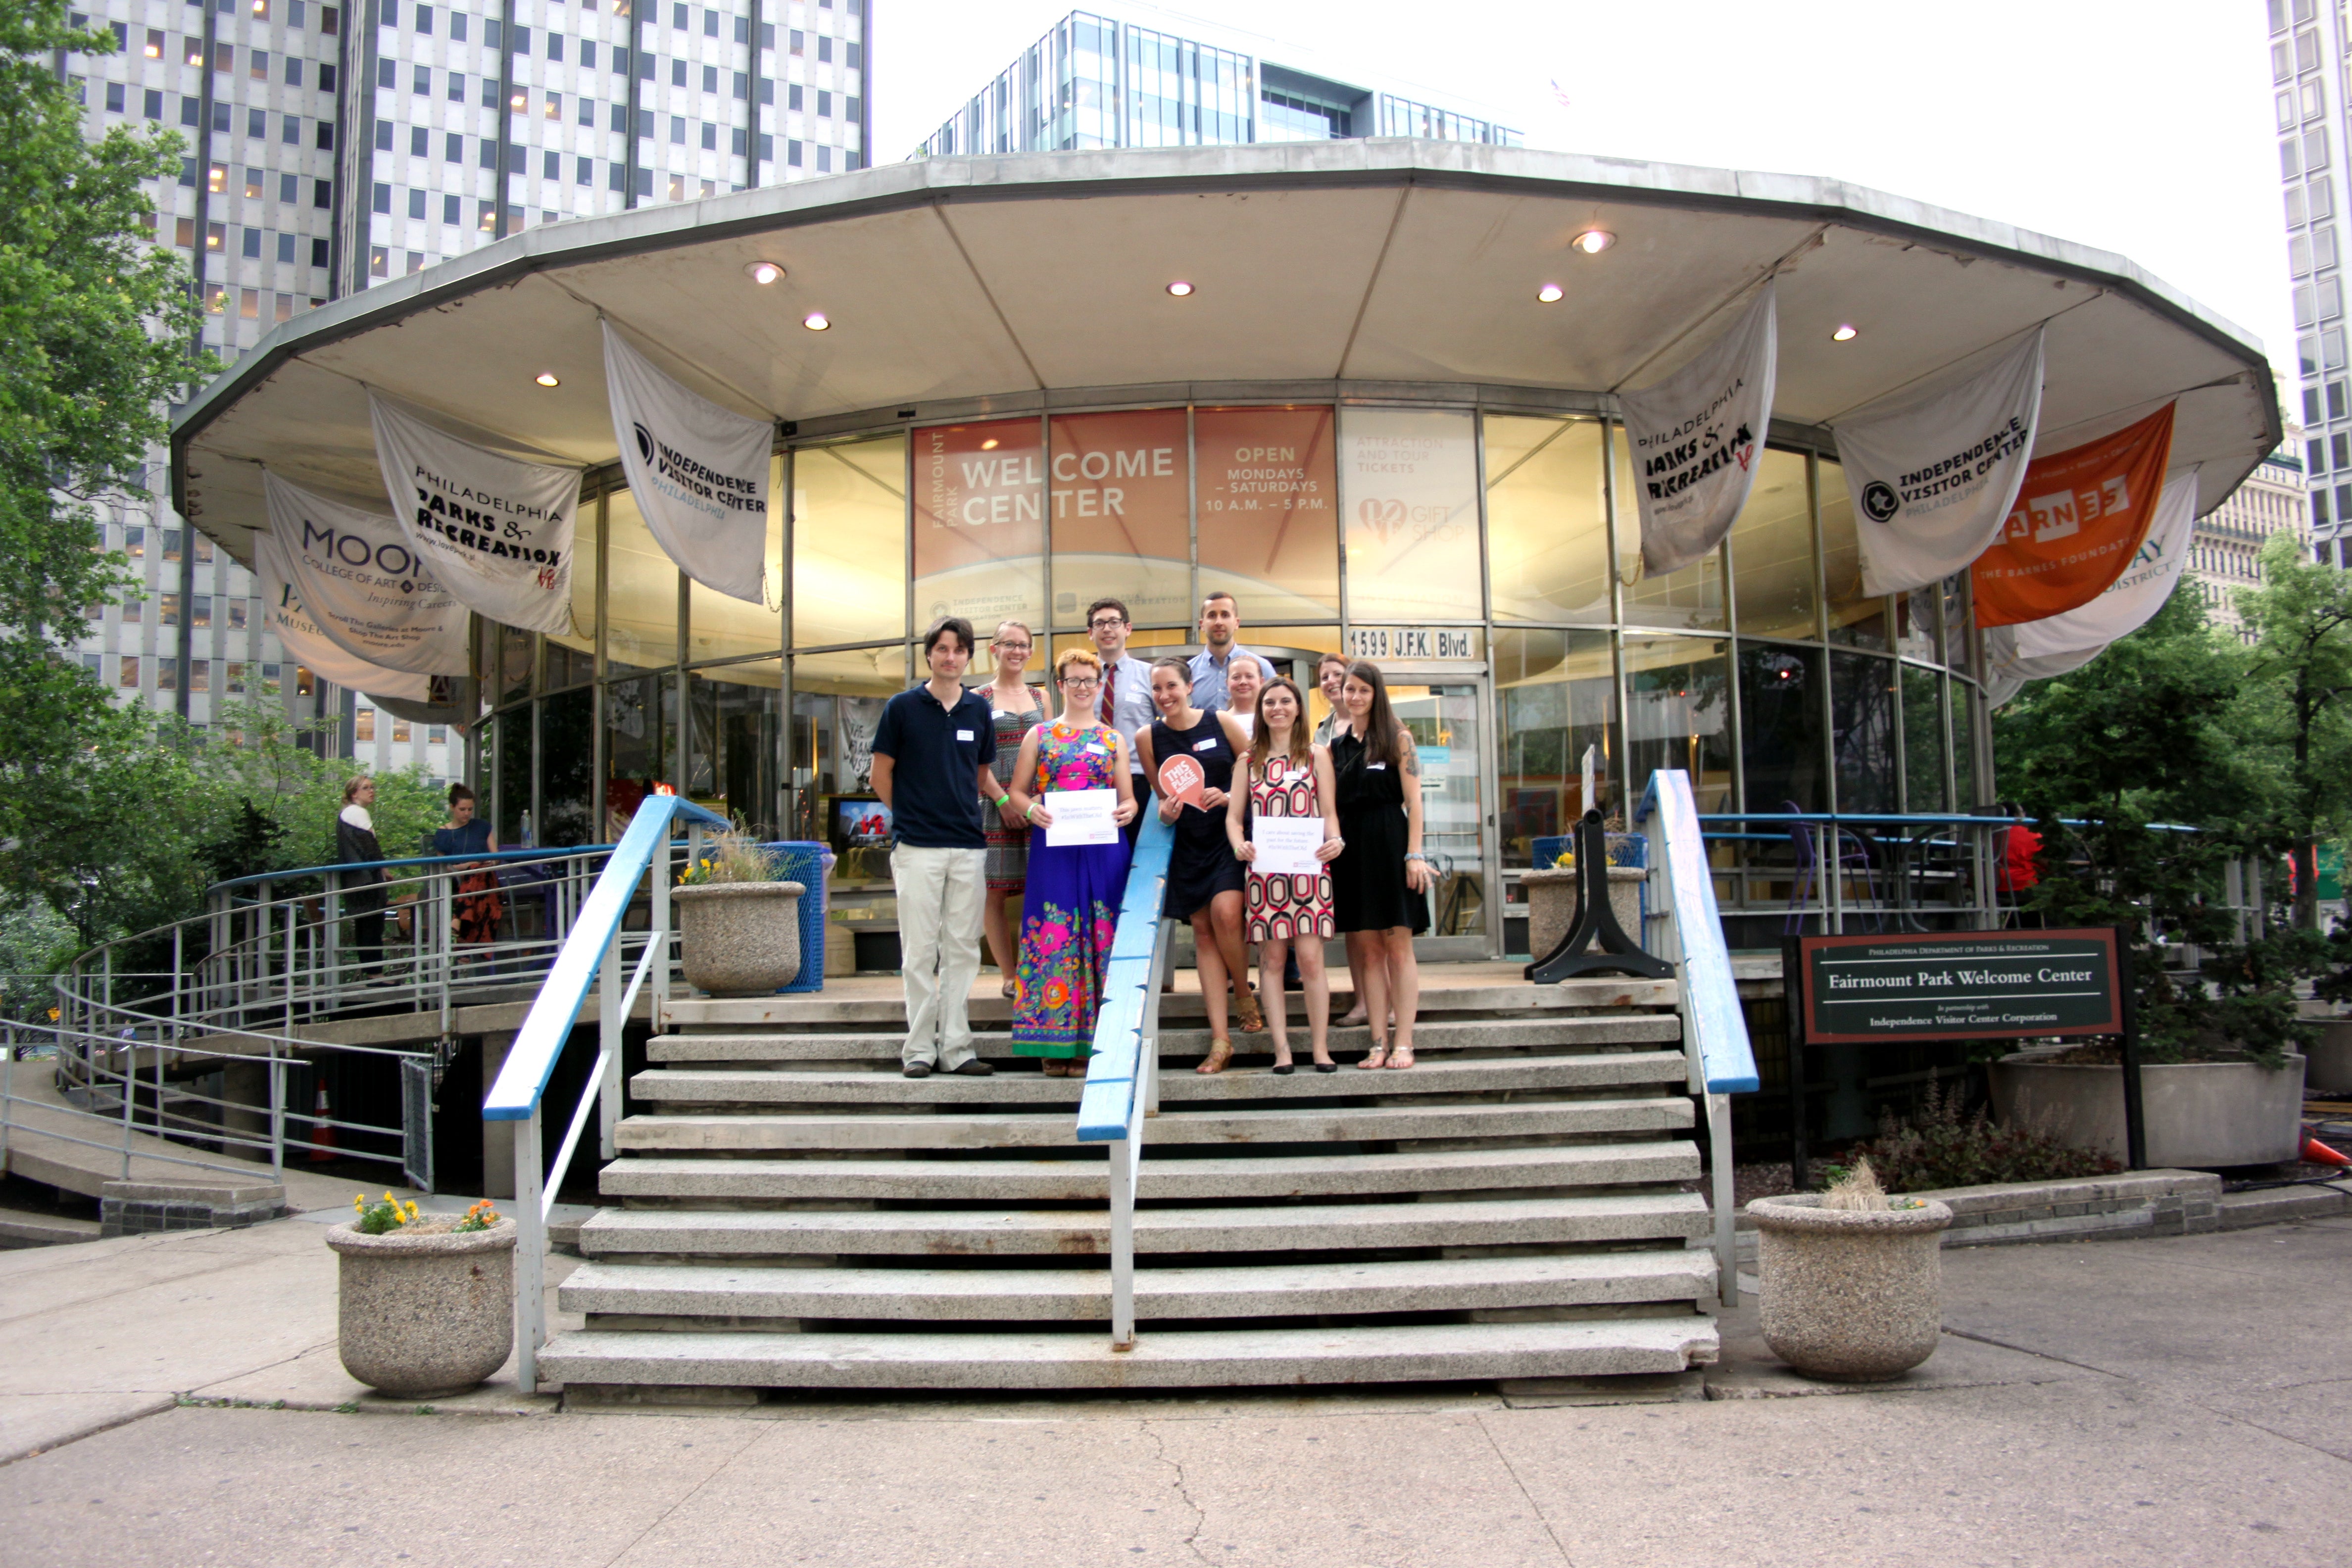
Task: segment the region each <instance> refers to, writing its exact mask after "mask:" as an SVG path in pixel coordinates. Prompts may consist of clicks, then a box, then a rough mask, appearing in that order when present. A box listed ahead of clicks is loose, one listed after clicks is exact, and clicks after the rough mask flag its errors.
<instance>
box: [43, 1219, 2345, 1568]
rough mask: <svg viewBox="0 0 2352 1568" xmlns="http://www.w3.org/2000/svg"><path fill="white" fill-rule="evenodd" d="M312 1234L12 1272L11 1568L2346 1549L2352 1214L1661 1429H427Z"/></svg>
mask: <svg viewBox="0 0 2352 1568" xmlns="http://www.w3.org/2000/svg"><path fill="white" fill-rule="evenodd" d="M555 1261H557V1262H559V1263H563V1262H568V1260H563V1259H558V1260H555ZM1944 1267H1945V1281H1946V1321H1947V1326H1948V1331H1947V1334H1946V1336H1945V1339H1944V1342H1943V1344H1942V1345H1941V1347H1940V1348H1939V1349H1938V1350H1937V1354H1936V1356H1935V1358H1934V1359H1933V1360H1932V1361H1930V1362H1929V1363H1927V1367H1925V1368H1923V1369H1922V1371H1921V1373H1918V1374H1915V1377H1914V1379H1913V1380H1912V1381H1911V1382H1910V1383H1908V1384H1906V1385H1903V1386H1900V1387H1895V1388H1882V1389H1876V1390H1855V1389H1847V1388H1839V1387H1834V1386H1831V1385H1822V1384H1807V1383H1804V1382H1802V1381H1801V1380H1800V1379H1797V1378H1795V1377H1794V1376H1792V1375H1790V1374H1789V1373H1787V1372H1785V1371H1784V1370H1781V1369H1780V1368H1779V1367H1778V1366H1777V1364H1776V1363H1772V1362H1771V1360H1770V1358H1769V1352H1765V1351H1764V1349H1763V1348H1762V1345H1761V1343H1760V1342H1759V1340H1758V1339H1757V1337H1756V1333H1755V1328H1754V1314H1753V1310H1752V1308H1751V1309H1748V1310H1742V1311H1740V1312H1737V1313H1733V1314H1730V1315H1729V1316H1728V1317H1727V1321H1726V1323H1725V1325H1724V1326H1725V1360H1724V1362H1723V1363H1722V1364H1721V1365H1719V1366H1718V1367H1716V1368H1714V1369H1712V1370H1710V1371H1709V1372H1708V1373H1706V1375H1705V1376H1704V1377H1703V1378H1702V1377H1699V1376H1696V1375H1694V1376H1687V1377H1685V1378H1681V1379H1660V1380H1654V1381H1653V1382H1652V1383H1650V1384H1646V1385H1643V1386H1642V1387H1640V1388H1637V1389H1636V1390H1635V1391H1634V1393H1635V1396H1636V1397H1638V1398H1641V1399H1643V1400H1647V1401H1652V1402H1650V1403H1634V1404H1621V1403H1593V1402H1592V1396H1591V1395H1590V1394H1583V1393H1580V1392H1578V1391H1576V1390H1573V1389H1559V1388H1550V1389H1543V1388H1532V1387H1529V1388H1518V1389H1509V1388H1507V1389H1504V1390H1499V1391H1498V1390H1496V1389H1493V1388H1451V1389H1437V1390H1403V1391H1397V1390H1368V1391H1363V1392H1360V1393H1352V1394H1311V1395H1286V1394H1265V1395H1249V1396H1241V1397H1233V1396H1215V1397H1205V1398H1202V1397H1190V1396H1177V1397H1168V1398H1159V1399H1148V1400H1147V1399H1129V1398H1108V1399H1070V1400H1028V1401H1007V1402H961V1403H952V1404H950V1403H944V1402H940V1401H937V1400H929V1399H925V1400H907V1401H890V1402H867V1403H864V1404H855V1405H820V1404H814V1403H793V1404H777V1405H762V1406H760V1407H758V1408H757V1409H756V1410H752V1411H749V1412H741V1413H729V1414H712V1415H667V1414H661V1415H625V1414H612V1415H605V1414H599V1415H582V1414H572V1415H554V1414H552V1413H551V1406H550V1403H549V1402H545V1401H538V1402H532V1401H524V1400H521V1399H520V1398H518V1397H517V1396H516V1394H515V1393H514V1391H513V1388H512V1385H511V1384H510V1383H502V1384H493V1385H492V1386H491V1387H490V1388H488V1389H486V1390H485V1391H483V1392H481V1393H478V1394H472V1395H468V1396H467V1398H466V1399H464V1400H461V1401H455V1402H449V1403H447V1404H445V1405H442V1406H441V1407H440V1411H439V1413H437V1414H435V1415H428V1416H419V1415H416V1414H415V1413H414V1410H413V1407H405V1406H392V1405H385V1404H380V1403H376V1402H372V1401H369V1400H365V1399H356V1395H357V1392H358V1391H357V1390H356V1389H355V1387H354V1386H353V1385H352V1384H350V1383H349V1381H348V1380H347V1379H344V1378H343V1377H342V1374H341V1369H340V1368H339V1367H338V1366H336V1365H335V1363H334V1352H333V1348H332V1343H331V1338H332V1321H333V1296H334V1291H333V1271H332V1268H331V1262H330V1261H329V1255H328V1254H327V1252H326V1248H325V1247H324V1246H323V1244H322V1242H321V1241H320V1225H319V1224H318V1223H317V1222H316V1221H315V1220H309V1221H306V1220H300V1219H296V1220H286V1221H280V1222H278V1223H277V1224H275V1225H271V1226H257V1227H256V1228H254V1229H252V1230H249V1231H240V1232H211V1233H204V1234H200V1235H195V1236H183V1237H136V1238H124V1239H123V1240H121V1241H117V1242H101V1243H96V1244H92V1245H89V1246H84V1247H59V1248H51V1249H47V1250H46V1251H44V1252H37V1253H17V1254H12V1255H0V1331H5V1336H6V1338H5V1342H6V1343H7V1345H8V1347H9V1351H10V1352H11V1353H10V1354H9V1355H8V1356H7V1358H6V1359H5V1364H0V1413H5V1414H0V1451H5V1452H7V1453H12V1454H21V1453H22V1452H23V1450H24V1449H25V1448H26V1447H34V1446H40V1445H39V1444H38V1443H37V1442H36V1441H33V1440H32V1439H37V1438H38V1437H39V1435H40V1434H42V1433H44V1432H47V1434H48V1436H47V1439H46V1441H47V1442H52V1443H54V1442H62V1443H63V1446H61V1447H53V1448H50V1449H48V1451H46V1452H42V1453H39V1454H37V1455H32V1456H29V1457H24V1458H17V1459H16V1461H15V1462H13V1463H8V1464H5V1465H0V1531H5V1535H0V1539H5V1541H6V1542H8V1546H7V1550H6V1552H5V1557H6V1559H7V1561H8V1562H9V1563H10V1564H11V1565H12V1568H16V1565H23V1568H32V1565H35V1564H76V1565H79V1564H88V1563H105V1564H107V1565H108V1568H143V1565H146V1564H159V1565H161V1564H171V1565H174V1568H176V1565H180V1564H188V1563H236V1564H251V1565H255V1568H263V1565H269V1564H279V1563H284V1564H289V1565H291V1564H298V1563H299V1564H303V1565H305V1568H309V1565H311V1564H316V1563H337V1564H343V1563H386V1564H393V1563H415V1564H429V1565H435V1568H437V1565H439V1564H445V1563H446V1564H450V1565H452V1568H457V1565H464V1568H472V1565H474V1564H488V1563H497V1564H505V1563H511V1564H517V1565H523V1564H541V1563H545V1564H550V1565H556V1564H562V1565H565V1568H578V1565H583V1564H600V1565H601V1564H626V1565H630V1568H668V1565H671V1564H681V1563H694V1564H711V1565H727V1564H734V1563H744V1564H751V1563H761V1564H768V1563H856V1564H858V1565H859V1568H899V1565H906V1568H917V1565H921V1568H930V1565H933V1564H943V1563H973V1564H982V1563H986V1564H1007V1565H1020V1568H1027V1565H1031V1564H1035V1565H1039V1568H1045V1565H1051V1568H1069V1565H1075V1564H1092V1563H1114V1562H1116V1563H1171V1564H1172V1563H1188V1564H1199V1563H1221V1564H1234V1565H1235V1568H1277V1565H1279V1568H1320V1565H1324V1564H1329V1565H1332V1568H1366V1565H1374V1564H1377V1565H1381V1568H1387V1565H1390V1564H1395V1565H1397V1568H1408V1565H1409V1568H1455V1565H1460V1568H1506V1565H1513V1564H1520V1563H1529V1564H1536V1563H1542V1564H1557V1563H1573V1564H1576V1565H1578V1568H1594V1565H1618V1564H1622V1565H1626V1568H1655V1565H1659V1564H1681V1563H1690V1564H1706V1565H1707V1568H1717V1565H1719V1564H1724V1563H1733V1564H1739V1565H1742V1568H1745V1565H1748V1564H1760V1565H1772V1564H1781V1563H1851V1562H1855V1561H1871V1562H1874V1563H1933V1564H1947V1563H1952V1564H1972V1563H2029V1564H2037V1565H2038V1564H2043V1563H2130V1564H2171V1563H2179V1564H2184V1565H2187V1564H2194V1565H2196V1568H2207V1565H2210V1564H2217V1563H2225V1564H2231V1565H2233V1568H2234V1565H2236V1564H2254V1565H2268V1564H2281V1565H2294V1568H2304V1565H2312V1564H2320V1563H2335V1562H2336V1561H2337V1560H2338V1559H2340V1558H2341V1556H2342V1555H2343V1549H2342V1545H2341V1542H2342V1539H2343V1528H2342V1524H2341V1519H2342V1511H2343V1499H2344V1497H2345V1496H2346V1495H2347V1486H2352V1420H2347V1419H2346V1415H2345V1411H2344V1396H2345V1394H2346V1393H2347V1391H2352V1359H2347V1353H2346V1337H2345V1334H2344V1331H2343V1327H2342V1316H2343V1310H2342V1305H2341V1294H2342V1287H2343V1281H2344V1280H2345V1279H2347V1278H2352V1218H2346V1219H2333V1220H2322V1221H2317V1222H2313V1223H2309V1224H2303V1225H2294V1226H2276V1227H2272V1228H2268V1229H2260V1230H2252V1231H2242V1232H2235V1233H2226V1234H2221V1235H2209V1236H2200V1237H2183V1238H2175V1239H2163V1240H2146V1241H2119V1242H2105V1243H2075V1244H2072V1245H2056V1246H2046V1247H1996V1248H1982V1249H1969V1250H1956V1251H1952V1252H1948V1253H1946V1254H1945V1257H1944ZM182 1393H188V1394H196V1395H199V1396H201V1397H204V1398H205V1399H237V1400H244V1401H247V1402H250V1403H251V1404H257V1405H264V1406H267V1405H270V1404H272V1403H274V1402H275V1401H277V1400H280V1399H283V1400H286V1401H287V1402H288V1404H289V1406H294V1405H308V1406H310V1408H308V1409H299V1408H291V1407H289V1408H287V1409H284V1410H278V1409H271V1408H250V1407H247V1408H236V1407H223V1406H219V1405H199V1406H190V1405H182V1404H180V1403H179V1402H178V1401H177V1400H176V1399H175V1398H174V1395H176V1394H182ZM1618 1396H1619V1397H1622V1396H1623V1395H1622V1393H1621V1394H1619V1395H1618ZM355 1399H356V1403H357V1404H358V1405H359V1409H358V1411H357V1413H353V1414H339V1413H336V1411H335V1409H334V1406H336V1405H341V1404H344V1403H345V1402H346V1401H352V1400H355ZM149 1412H153V1413H152V1414H149ZM109 1421H112V1422H117V1423H120V1424H119V1425H115V1426H110V1427H109V1428H108V1429H105V1430H101V1431H98V1432H96V1433H95V1434H94V1435H91V1436H83V1437H81V1438H79V1440H75V1441H65V1438H66V1436H68V1433H69V1432H71V1431H74V1430H87V1429H88V1428H89V1426H102V1425H104V1424H105V1423H106V1422H109Z"/></svg>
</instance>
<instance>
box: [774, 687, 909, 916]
mask: <svg viewBox="0 0 2352 1568" xmlns="http://www.w3.org/2000/svg"><path fill="white" fill-rule="evenodd" d="M907 668H908V667H907V648H906V646H905V645H904V644H900V645H898V646H896V647H887V648H861V649H853V650H850V651H847V652H839V653H827V654H819V655H814V656H811V657H805V658H795V659H793V789H794V792H795V793H794V795H793V802H794V814H795V815H794V818H793V833H792V836H793V837H795V838H803V839H811V840H817V841H821V842H824V843H827V844H830V845H832V846H833V848H834V852H835V854H836V855H838V856H840V857H841V860H840V863H839V864H838V865H836V866H835V868H834V873H833V880H834V882H835V884H837V885H840V886H845V887H867V886H877V885H886V886H887V884H888V882H889V880H890V857H889V851H888V849H887V847H872V846H861V845H853V844H852V843H851V842H850V837H851V836H850V835H849V833H848V832H847V831H845V828H844V826H843V823H844V816H843V813H842V811H841V806H842V804H843V803H844V802H845V801H846V802H849V803H851V804H852V805H856V804H862V803H865V802H870V801H872V800H873V799H874V793H873V769H874V731H875V727H876V726H877V725H878V724H879V723H880V722H881V721H882V705H883V704H884V703H885V702H887V701H888V700H890V699H891V698H892V697H894V696H896V695H897V694H898V692H900V691H903V690H905V689H907V685H908V679H907Z"/></svg>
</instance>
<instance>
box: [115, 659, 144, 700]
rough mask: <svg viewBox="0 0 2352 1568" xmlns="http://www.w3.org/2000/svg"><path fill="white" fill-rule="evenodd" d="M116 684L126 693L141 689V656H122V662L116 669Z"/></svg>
mask: <svg viewBox="0 0 2352 1568" xmlns="http://www.w3.org/2000/svg"><path fill="white" fill-rule="evenodd" d="M114 683H115V684H116V685H117V686H120V687H121V688H122V689H124V690H126V691H136V690H138V689H139V656H138V655H137V654H135V653H126V654H124V655H123V656H122V658H121V662H120V663H119V664H118V665H117V666H116V667H115V678H114Z"/></svg>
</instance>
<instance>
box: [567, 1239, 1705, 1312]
mask: <svg viewBox="0 0 2352 1568" xmlns="http://www.w3.org/2000/svg"><path fill="white" fill-rule="evenodd" d="M1135 1289H1136V1296H1135V1300H1136V1311H1137V1313H1138V1315H1139V1316H1141V1317H1145V1318H1232V1317H1251V1316H1284V1315H1287V1316H1304V1315H1308V1314H1313V1313H1323V1312H1399V1311H1465V1310H1508V1309H1512V1308H1521V1307H1557V1306H1587V1305H1594V1304H1607V1303H1616V1304H1625V1303H1635V1302H1655V1301H1676V1300H1689V1301H1696V1300H1700V1299H1701V1298H1703V1297H1708V1296H1711V1295H1712V1294H1713V1292H1714V1290H1715V1289H1716V1265H1715V1257H1714V1255H1713V1254H1712V1253H1708V1252H1702V1251H1696V1250H1684V1251H1648V1252H1612V1253H1569V1254H1561V1255H1552V1256H1540V1257H1529V1258H1439V1259H1404V1260H1398V1261H1382V1262H1348V1263H1277V1264H1268V1265H1265V1266H1261V1267H1248V1268H1233V1267H1222V1268H1145V1269H1140V1270H1139V1271H1138V1272H1137V1275H1136V1282H1135ZM561 1300H562V1308H563V1310H565V1311H570V1312H599V1313H613V1314H619V1313H628V1314H633V1315H637V1316H677V1317H701V1318H711V1317H734V1318H882V1319H890V1318H904V1319H912V1320H926V1321H939V1320H972V1319H1013V1320H1028V1321H1052V1320H1059V1321H1108V1319H1109V1316H1110V1271H1109V1270H1108V1268H1016V1269H1002V1268H992V1269H975V1268H742V1267H738V1266H731V1265H728V1264H708V1263H706V1264H643V1263H641V1264H613V1263H605V1262H599V1261H592V1262H588V1263H584V1264H583V1265H581V1267H580V1268H578V1269H576V1270H574V1271H573V1273H572V1275H571V1277H570V1278H569V1279H566V1281H565V1282H564V1284H563V1287H562V1294H561Z"/></svg>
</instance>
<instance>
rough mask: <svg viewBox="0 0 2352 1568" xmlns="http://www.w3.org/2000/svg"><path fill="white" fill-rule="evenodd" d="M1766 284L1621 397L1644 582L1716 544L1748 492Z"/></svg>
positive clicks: (1761, 405) (1761, 411) (1767, 321)
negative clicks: (1718, 330) (1686, 359)
mask: <svg viewBox="0 0 2352 1568" xmlns="http://www.w3.org/2000/svg"><path fill="white" fill-rule="evenodd" d="M1776 287H1777V285H1774V284H1771V283H1767V284H1765V285H1764V288H1763V290H1762V291H1761V292H1760V293H1759V294H1758V295H1757V296H1756V299H1755V300H1754V301H1753V302H1752V303H1750V304H1749V305H1748V309H1747V310H1745V311H1743V312H1741V314H1740V317H1739V319H1738V321H1734V322H1733V323H1732V324H1731V327H1730V330H1729V331H1726V332H1725V333H1724V334H1723V335H1722V336H1721V337H1719V338H1717V340H1716V341H1715V342H1712V343H1709V344H1708V345H1707V346H1706V348H1704V349H1701V350H1700V351H1699V353H1698V356H1697V357H1696V359H1694V360H1692V361H1691V362H1690V363H1688V364H1686V365H1685V366H1683V368H1682V369H1680V370H1678V371H1676V372H1675V373H1674V374H1672V375H1670V376H1668V377H1666V378H1665V379H1664V381H1662V382H1659V383H1658V384H1656V385H1654V386H1652V387H1649V388H1647V389H1646V390H1644V391H1641V392H1621V393H1620V394H1618V403H1619V404H1620V405H1621V406H1622V408H1623V409H1624V413H1625V436H1626V441H1627V444H1628V446H1629V447H1630V448H1631V455H1632V457H1633V493H1634V495H1635V497H1636V498H1637V499H1638V500H1639V502H1640V505H1641V512H1642V575H1643V576H1644V577H1663V576H1664V575H1665V574H1667V573H1669V572H1675V571H1679V570H1681V569H1682V568H1683V567H1685V566H1687V565H1689V564H1690V563H1692V562H1694V561H1696V560H1698V559H1699V558H1701V557H1702V556H1704V555H1706V553H1707V552H1709V551H1711V550H1713V549H1714V548H1715V547H1716V546H1717V545H1718V544H1720V543H1722V542H1723V536H1724V535H1725V534H1727V533H1728V532H1730V531H1731V524H1732V521H1733V520H1734V519H1735V518H1737V517H1738V515H1739V509H1740V508H1741V507H1743V506H1745V505H1746V504H1747V503H1748V490H1749V489H1751V488H1753V486H1754V485H1755V483H1756V459H1757V458H1758V456H1759V454H1761V452H1762V451H1763V449H1764V435H1765V426H1767V425H1769V423H1770V422H1771V418H1772V376H1773V371H1774V368H1775V365H1776V363H1777V361H1778V359H1779V355H1780V328H1779V324H1778V318H1777V317H1776V316H1775V315H1774V313H1773V301H1774V299H1775V289H1776Z"/></svg>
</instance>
